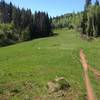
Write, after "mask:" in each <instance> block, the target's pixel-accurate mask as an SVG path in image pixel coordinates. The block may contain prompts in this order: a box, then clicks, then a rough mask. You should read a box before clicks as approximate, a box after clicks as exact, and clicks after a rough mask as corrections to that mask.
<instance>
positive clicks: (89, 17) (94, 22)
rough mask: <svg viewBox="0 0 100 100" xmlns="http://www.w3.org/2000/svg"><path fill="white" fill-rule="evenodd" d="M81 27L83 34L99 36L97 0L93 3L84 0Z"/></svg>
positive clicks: (99, 24) (99, 8)
mask: <svg viewBox="0 0 100 100" xmlns="http://www.w3.org/2000/svg"><path fill="white" fill-rule="evenodd" d="M81 27H82V34H83V35H87V36H89V37H98V36H100V5H99V1H98V0H96V1H95V3H94V4H92V1H91V0H86V3H85V7H84V12H83V17H82V23H81Z"/></svg>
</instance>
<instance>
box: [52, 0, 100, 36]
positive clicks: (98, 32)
mask: <svg viewBox="0 0 100 100" xmlns="http://www.w3.org/2000/svg"><path fill="white" fill-rule="evenodd" d="M52 26H53V28H68V29H76V30H78V31H79V32H80V33H81V34H82V35H85V36H88V37H100V4H99V1H98V0H96V1H95V3H94V4H93V3H92V0H86V1H85V6H84V11H82V12H78V13H74V12H73V13H70V14H65V15H62V16H57V17H54V18H53V19H52Z"/></svg>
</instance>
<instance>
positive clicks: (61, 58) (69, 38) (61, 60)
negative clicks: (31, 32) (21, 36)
mask: <svg viewBox="0 0 100 100" xmlns="http://www.w3.org/2000/svg"><path fill="white" fill-rule="evenodd" d="M54 32H55V33H57V34H58V35H56V36H54V37H49V38H42V39H37V40H33V41H29V42H24V43H20V44H16V45H12V46H9V47H4V48H0V98H1V99H4V98H7V99H8V100H23V99H25V98H30V99H31V100H34V98H42V99H43V100H51V98H52V100H66V98H67V99H68V100H70V99H75V100H84V99H85V98H86V90H85V86H84V82H83V77H82V76H83V75H82V73H83V69H82V66H81V63H80V60H79V51H80V48H83V49H84V51H85V53H86V55H87V57H88V59H89V63H90V64H91V66H93V67H96V69H98V70H100V67H99V66H100V59H99V57H100V52H99V50H100V45H99V42H100V39H94V40H93V41H91V42H88V41H86V40H82V39H81V38H80V35H79V33H78V32H76V31H74V30H67V29H62V30H55V31H54ZM56 76H57V77H61V76H63V77H65V78H66V80H68V82H69V83H70V85H71V90H70V91H69V94H68V95H67V96H66V97H65V98H63V97H60V98H57V97H55V96H53V95H52V96H48V93H47V88H46V84H47V82H48V81H50V80H53V79H54V78H55V77H56ZM90 77H91V81H92V82H93V87H94V90H95V94H96V96H97V98H100V85H99V82H100V80H96V79H95V76H94V75H93V74H92V73H91V72H90ZM98 100H99V99H98Z"/></svg>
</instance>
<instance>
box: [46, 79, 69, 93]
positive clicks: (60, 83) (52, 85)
mask: <svg viewBox="0 0 100 100" xmlns="http://www.w3.org/2000/svg"><path fill="white" fill-rule="evenodd" d="M69 87H70V85H69V83H68V82H67V81H66V80H65V79H64V77H59V78H56V79H54V80H53V81H49V82H48V83H47V88H48V91H49V93H52V92H58V91H60V90H67V89H68V88H69Z"/></svg>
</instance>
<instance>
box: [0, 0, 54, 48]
mask: <svg viewBox="0 0 100 100" xmlns="http://www.w3.org/2000/svg"><path fill="white" fill-rule="evenodd" d="M51 22H52V21H51V18H49V16H48V14H47V13H45V12H40V11H38V12H35V14H32V12H31V10H30V9H24V8H22V9H20V8H19V7H16V6H14V5H13V4H12V3H11V2H10V3H9V4H8V3H6V2H5V1H4V0H1V1H0V46H5V45H9V44H13V43H16V42H21V41H28V40H31V39H35V38H41V37H47V36H51V35H53V34H52V27H51Z"/></svg>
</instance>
